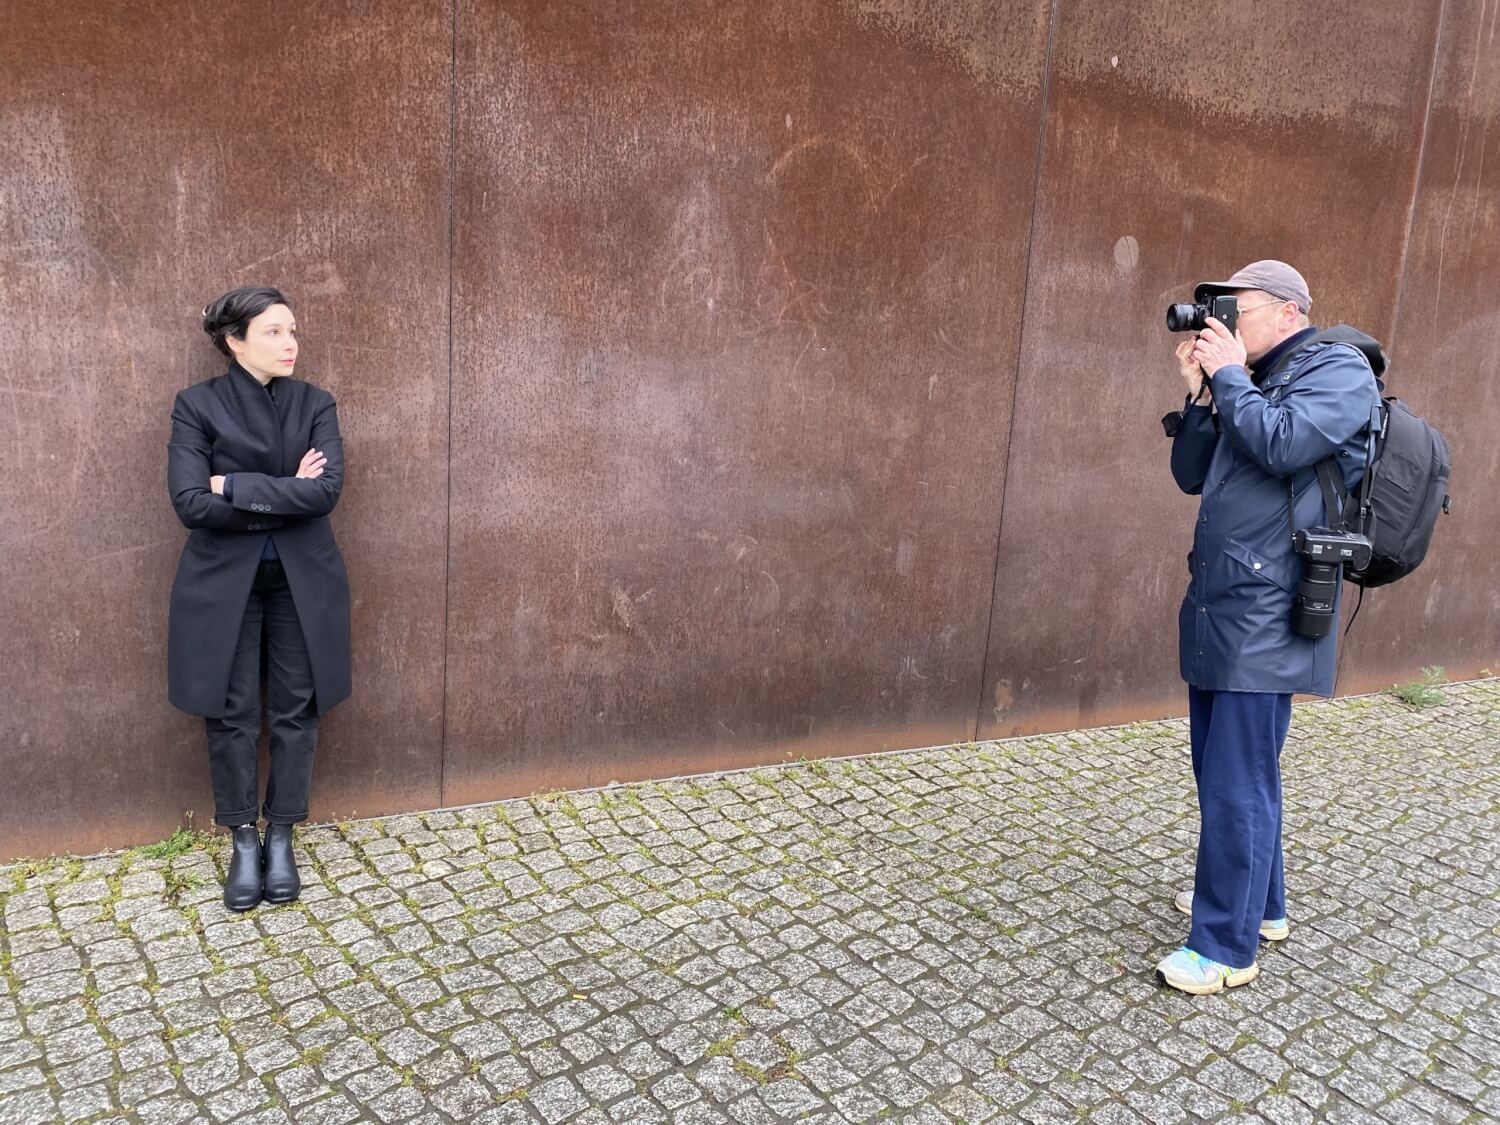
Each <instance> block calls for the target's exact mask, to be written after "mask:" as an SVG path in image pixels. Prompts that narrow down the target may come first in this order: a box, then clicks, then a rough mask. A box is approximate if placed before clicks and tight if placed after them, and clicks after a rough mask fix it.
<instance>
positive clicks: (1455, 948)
mask: <svg viewBox="0 0 1500 1125" xmlns="http://www.w3.org/2000/svg"><path fill="white" fill-rule="evenodd" d="M1443 691H1444V694H1445V696H1446V700H1445V702H1443V703H1442V704H1440V705H1438V706H1436V707H1432V708H1429V709H1426V710H1413V709H1411V708H1409V707H1407V706H1406V705H1405V704H1403V703H1400V702H1398V701H1397V700H1395V699H1393V698H1390V697H1388V696H1381V697H1367V698H1360V699H1352V700H1343V701H1339V702H1337V703H1320V704H1312V705H1306V706H1302V707H1299V708H1298V709H1297V710H1296V713H1295V719H1294V723H1293V731H1292V735H1291V739H1290V741H1289V744H1288V747H1287V752H1286V756H1285V759H1284V763H1285V774H1286V790H1287V821H1286V823H1287V833H1288V838H1287V877H1288V884H1289V888H1290V890H1289V895H1290V914H1291V920H1292V936H1291V939H1290V941H1288V942H1286V943H1285V944H1284V945H1282V946H1280V947H1278V948H1275V949H1269V948H1268V947H1264V946H1263V947H1262V949H1263V957H1262V967H1263V972H1262V974H1261V977H1260V979H1259V980H1258V981H1256V982H1255V983H1254V984H1252V985H1250V986H1248V987H1245V988H1241V989H1237V990H1235V991H1233V992H1231V993H1228V994H1225V995H1220V996H1216V997H1206V998H1200V999H1193V998H1190V997H1187V996H1183V995H1180V994H1177V993H1173V992H1170V991H1167V990H1163V989H1161V988H1159V987H1158V986H1157V985H1156V984H1155V983H1154V980H1153V977H1152V966H1153V964H1154V963H1155V961H1156V960H1157V958H1159V957H1160V956H1162V955H1163V954H1164V953H1165V952H1168V951H1169V950H1170V949H1171V948H1172V947H1173V946H1175V945H1176V944H1177V943H1178V942H1180V940H1181V939H1182V937H1183V935H1184V933H1185V931H1186V920H1185V919H1184V918H1182V917H1181V916H1180V915H1178V914H1176V913H1175V912H1174V911H1173V909H1172V905H1171V899H1172V895H1173V893H1174V892H1175V891H1177V890H1178V889H1180V888H1182V887H1185V886H1188V885H1190V881H1191V874H1192V855H1193V846H1194V838H1195V833H1196V819H1195V817H1196V813H1195V805H1194V803H1193V799H1192V793H1191V779H1190V771H1189V768H1188V763H1187V750H1186V726H1185V724H1184V723H1183V722H1181V721H1172V722H1161V723H1142V724H1136V725H1132V726H1128V727H1123V728H1114V729H1108V730H1097V731H1078V732H1073V733H1068V734H1062V735H1055V736H1049V737H1038V738H1028V739H1019V740H1013V741H1007V742H1000V743H983V744H979V745H965V746H957V747H947V748H942V749H934V750H923V751H913V752H908V753H902V754H888V755H881V756H874V757H867V758H860V759H848V760H841V761H829V762H813V763H797V764H789V765H787V766H784V767H780V768H775V769H764V770H756V771H752V772H748V773H736V774H727V775H714V776H705V777H700V778H694V779H686V780H680V781H672V782H668V783H656V784H645V785H636V786H628V787H616V788H611V789H608V790H602V791H592V792H586V793H557V794H551V795H547V796H543V797H536V798H533V799H530V800H523V801H508V802H504V803H501V804H497V805H490V806H484V807H479V808H468V809H462V810H457V811H446V812H437V813H429V814H426V815H422V816H397V817H387V818H385V819H384V820H374V821H363V822H357V823H351V824H346V825H340V826H324V827H317V828H313V829H310V830H308V831H306V832H305V833H303V834H302V835H301V837H300V844H299V846H300V852H301V855H302V857H303V860H304V863H303V867H304V876H305V879H306V884H307V886H306V891H305V893H304V895H303V898H302V901H301V902H300V903H298V904H296V905H294V906H289V907H276V908H273V907H262V908H260V909H258V910H256V911H255V912H253V913H251V914H249V915H245V916H237V915H233V914H230V913H228V912H227V911H225V910H224V909H223V907H222V905H221V904H220V901H219V894H220V889H219V879H220V876H221V874H222V869H223V864H224V862H225V860H226V853H227V843H226V840H225V838H224V837H223V836H218V837H214V838H212V839H210V840H206V841H200V842H199V843H198V844H197V845H196V846H194V847H192V848H191V849H189V850H186V851H183V852H181V853H180V854H176V855H168V856H161V857H158V858H152V857H151V856H150V855H148V854H146V853H144V852H142V851H140V850H137V851H134V852H127V853H123V854H109V855H102V856H97V857H92V858H87V859H67V858H64V859H59V860H54V861H49V862H46V863H35V864H17V865H12V866H9V867H5V868H0V908H3V920H4V929H3V938H0V980H3V986H0V1121H5V1122H42V1121H68V1122H77V1121H105V1120H107V1121H111V1122H132V1121H141V1122H150V1123H153V1125H155V1123H168V1125H170V1123H175V1122H190V1121H192V1122H196V1121H207V1122H221V1121H222V1122H228V1121H235V1122H244V1123H247V1125H249V1123H256V1125H269V1123H271V1122H286V1121H293V1122H297V1123H299V1125H301V1123H303V1122H306V1123H311V1125H340V1123H343V1122H352V1121H378V1122H395V1121H417V1122H424V1123H428V1122H434V1123H435V1122H448V1121H462V1122H469V1121H478V1122H493V1123H501V1122H546V1123H548V1125H558V1123H561V1122H570V1123H577V1125H603V1123H606V1122H681V1123H684V1125H689V1123H690V1125H713V1123H724V1122H738V1123H745V1125H754V1123H759V1122H782V1121H814V1122H844V1121H850V1122H864V1121H877V1120H879V1121H886V1120H889V1121H909V1122H923V1123H925V1122H949V1121H957V1122H986V1121H1017V1120H1018V1121H1026V1122H1050V1121H1076V1120H1079V1119H1088V1120H1094V1121H1099V1122H1106V1123H1116V1122H1120V1123H1123V1122H1135V1121H1152V1122H1178V1121H1189V1120H1197V1119H1204V1118H1221V1117H1222V1118H1229V1119H1234V1120H1240V1121H1266V1122H1272V1123H1275V1125H1296V1123H1299V1122H1311V1121H1323V1120H1326V1121H1333V1122H1349V1123H1354V1122H1397V1123H1400V1122H1450V1121H1451V1122H1464V1121H1479V1120H1494V1119H1500V843H1497V840H1500V681H1493V680H1487V681H1480V682H1477V683H1471V684H1463V685H1450V686H1447V687H1445V688H1444V689H1443ZM169 850H170V849H169Z"/></svg>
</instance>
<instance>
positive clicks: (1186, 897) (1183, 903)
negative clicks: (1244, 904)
mask: <svg viewBox="0 0 1500 1125" xmlns="http://www.w3.org/2000/svg"><path fill="white" fill-rule="evenodd" d="M1172 905H1173V906H1175V907H1177V909H1178V910H1180V911H1182V912H1183V913H1184V914H1186V915H1187V916H1188V917H1189V918H1191V917H1192V916H1193V892H1192V891H1178V892H1177V897H1176V898H1174V899H1173V900H1172ZM1291 932H1292V927H1291V926H1290V925H1288V924H1287V920H1286V919H1285V918H1262V919H1261V923H1260V939H1261V941H1286V939H1287V936H1288V935H1289V934H1290V933H1291Z"/></svg>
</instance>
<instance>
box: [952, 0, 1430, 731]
mask: <svg viewBox="0 0 1500 1125" xmlns="http://www.w3.org/2000/svg"><path fill="white" fill-rule="evenodd" d="M1436 14H1437V4H1436V3H1435V2H1434V3H1430V4H1427V5H1425V6H1423V8H1422V9H1421V10H1420V11H1418V12H1416V13H1414V12H1413V7H1412V5H1410V4H1397V3H1381V4H1357V5H1356V4H1332V5H1306V4H1299V3H1292V2H1290V0H1279V2H1276V3H1265V4H1256V5H1253V6H1248V5H1246V6H1235V5H1227V6H1217V7H1215V8H1214V9H1213V10H1212V12H1208V11H1205V10H1201V9H1198V10H1192V11H1189V10H1187V9H1184V8H1183V7H1182V6H1181V5H1180V4H1171V3H1163V2H1153V3H1148V4H1132V5H1087V4H1077V3H1069V2H1067V0H1063V2H1062V4H1061V12H1060V19H1059V25H1058V32H1057V39H1056V43H1055V46H1054V53H1053V58H1054V71H1053V83H1052V87H1051V90H1050V94H1049V104H1048V113H1047V125H1046V142H1045V143H1046V150H1045V155H1044V158H1043V169H1042V174H1041V179H1040V184H1039V188H1038V191H1039V197H1038V200H1037V207H1038V221H1037V230H1036V234H1035V239H1034V246H1033V260H1032V267H1031V275H1030V276H1031V281H1030V285H1029V287H1028V291H1027V294H1026V326H1025V331H1024V335H1023V340H1022V346H1021V364H1020V376H1019V379H1020V385H1019V391H1018V395H1017V402H1016V417H1017V422H1016V433H1015V436H1014V438H1013V439H1012V446H1011V457H1010V472H1009V474H1008V477H1007V481H1006V497H1005V511H1004V522H1003V526H1002V528H1001V543H1000V557H999V563H998V570H997V580H996V597H995V604H994V609H993V615H994V629H993V636H992V639H991V644H990V651H989V666H988V670H987V675H986V686H985V699H984V703H983V705H982V706H981V710H980V731H981V733H982V734H986V735H1004V734H1014V733H1020V732H1023V731H1033V730H1047V729H1054V730H1055V729H1063V728H1069V727H1074V726H1083V725H1091V724H1096V723H1101V722H1107V721H1111V720H1116V719H1124V718H1130V717H1137V716H1140V715H1143V714H1146V715H1150V714H1160V713H1164V712H1180V711H1181V710H1182V709H1183V688H1182V685H1181V682H1180V680H1179V679H1178V675H1177V653H1176V609H1177V605H1178V603H1179V602H1180V600H1181V597H1182V594H1183V591H1184V589H1185V587H1186V583H1187V568H1186V562H1185V558H1186V555H1187V550H1188V547H1189V546H1190V540H1191V524H1192V512H1193V510H1194V506H1195V504H1196V501H1195V500H1194V499H1192V498H1189V497H1185V496H1182V495H1179V494H1178V493H1177V490H1176V488H1175V486H1174V485H1173V483H1172V479H1171V476H1170V473H1169V472H1168V468H1167V454H1168V448H1167V442H1166V439H1165V438H1164V437H1163V435H1162V431H1161V427H1160V426H1159V425H1158V421H1157V420H1158V418H1159V417H1160V416H1161V415H1162V414H1164V413H1165V412H1167V411H1168V410H1170V409H1173V408H1175V407H1178V406H1180V405H1181V402H1182V385H1181V380H1180V379H1179V377H1178V375H1177V372H1176V363H1175V360H1174V359H1173V358H1172V354H1171V353H1172V347H1173V345H1174V344H1175V342H1176V338H1175V337H1173V336H1172V335H1171V334H1170V333H1168V332H1167V330H1166V328H1165V327H1164V325H1163V312H1164V310H1165V306H1166V304H1167V303H1168V302H1169V301H1170V300H1179V299H1181V296H1179V295H1180V294H1184V293H1190V291H1191V285H1192V283H1193V282H1195V281H1200V280H1210V279H1212V278H1216V277H1223V276H1227V274H1228V273H1229V272H1231V271H1232V270H1234V269H1235V268H1237V267H1238V266H1240V265H1242V264H1244V263H1245V262H1247V261H1250V260H1253V259H1256V258H1267V257H1278V258H1285V259H1287V260H1290V261H1292V262H1293V263H1295V264H1297V265H1298V266H1299V268H1301V269H1302V270H1303V272H1304V273H1305V274H1306V275H1307V277H1308V278H1309V282H1310V285H1311V287H1312V290H1313V295H1314V309H1313V311H1314V314H1315V319H1319V320H1322V321H1324V322H1325V323H1332V322H1337V321H1349V322H1351V323H1354V324H1358V325H1362V326H1366V327H1367V328H1369V329H1370V330H1372V331H1374V332H1375V333H1376V334H1377V335H1378V334H1381V333H1386V332H1388V330H1389V326H1390V321H1391V316H1392V303H1393V297H1394V294H1395V292H1396V283H1397V277H1398V273H1399V269H1400V252H1401V244H1402V239H1403V237H1404V234H1405V229H1406V200H1407V199H1408V198H1409V188H1410V185H1411V184H1412V183H1413V182H1414V179H1415V175H1416V162H1417V151H1418V148H1419V142H1420V138H1421V128H1422V107H1423V104H1424V101H1425V98H1426V92H1427V80H1428V73H1429V64H1430V60H1431V57H1432V48H1433V36H1434V34H1435V29H1436ZM1330 42H1337V43H1338V44H1339V50H1338V52H1337V54H1336V55H1333V54H1331V53H1330V52H1329V50H1328V44H1329V43H1330Z"/></svg>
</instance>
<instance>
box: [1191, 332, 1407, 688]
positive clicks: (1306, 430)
mask: <svg viewBox="0 0 1500 1125" xmlns="http://www.w3.org/2000/svg"><path fill="white" fill-rule="evenodd" d="M1210 389H1211V391H1212V394H1213V400H1214V404H1215V406H1217V408H1218V412H1217V414H1215V413H1214V412H1213V411H1211V410H1210V409H1209V408H1208V407H1207V406H1194V407H1190V408H1189V409H1188V410H1186V411H1185V412H1184V415H1183V418H1182V421H1181V424H1180V425H1179V427H1178V430H1177V433H1176V434H1175V435H1174V437H1173V440H1172V476H1173V477H1175V478H1176V480H1177V485H1178V487H1179V488H1181V489H1182V490H1183V491H1184V492H1186V493H1188V494H1189V495H1200V494H1201V495H1202V497H1203V501H1202V503H1201V504H1200V505H1199V508H1198V522H1197V525H1196V528H1195V531H1194V534H1193V550H1192V553H1191V554H1189V555H1188V571H1189V573H1190V575H1191V580H1190V581H1189V583H1188V590H1187V597H1186V598H1184V599H1183V602H1182V608H1181V610H1179V612H1178V615H1177V620H1178V653H1179V661H1180V664H1181V669H1182V678H1183V679H1184V680H1186V681H1187V682H1188V683H1189V684H1192V685H1193V686H1194V687H1196V688H1200V689H1202V690H1205V691H1264V692H1304V693H1308V694H1313V695H1332V694H1333V681H1334V671H1335V661H1336V657H1337V646H1338V629H1337V627H1335V628H1334V630H1333V631H1332V632H1331V633H1330V634H1329V635H1328V636H1326V637H1322V638H1319V639H1312V638H1309V637H1301V636H1298V635H1296V634H1295V633H1293V632H1292V600H1293V598H1294V597H1295V595H1296V592H1297V584H1298V582H1299V581H1300V580H1301V577H1302V559H1301V558H1300V557H1299V556H1298V555H1297V553H1296V552H1295V551H1294V550H1293V548H1292V538H1291V528H1290V525H1289V522H1288V519H1287V485H1286V482H1287V478H1288V477H1290V478H1291V480H1292V484H1293V488H1294V490H1295V493H1296V506H1295V512H1296V525H1297V527H1299V528H1304V527H1315V526H1319V525H1324V524H1326V523H1327V522H1328V515H1327V513H1326V512H1325V511H1324V504H1323V494H1322V490H1321V489H1320V488H1319V487H1318V479H1317V473H1316V469H1315V466H1316V465H1317V463H1318V462H1319V461H1322V460H1323V459H1325V458H1327V457H1330V456H1332V457H1335V458H1336V459H1337V463H1338V465H1339V466H1340V467H1341V468H1342V470H1343V476H1344V482H1345V484H1346V485H1347V486H1348V487H1349V488H1350V489H1351V490H1352V489H1353V488H1354V487H1355V486H1356V485H1357V484H1358V483H1359V480H1360V478H1361V477H1362V476H1363V475H1364V469H1365V460H1366V441H1367V431H1368V427H1369V422H1370V413H1371V410H1372V409H1373V408H1374V407H1375V404H1376V403H1377V402H1378V401H1379V396H1380V392H1379V390H1378V389H1377V387H1376V384H1375V376H1374V374H1373V373H1372V372H1371V370H1370V365H1369V363H1368V362H1366V360H1365V357H1364V356H1363V355H1361V354H1360V353H1359V351H1358V350H1357V349H1355V348H1353V347H1351V346H1350V345H1348V344H1341V343H1316V344H1311V345H1307V346H1305V347H1304V348H1302V349H1301V350H1300V351H1297V352H1296V354H1294V355H1293V357H1292V358H1291V359H1290V360H1289V361H1288V362H1287V363H1286V364H1284V365H1283V366H1282V368H1281V370H1280V371H1279V372H1277V374H1276V375H1275V376H1274V377H1273V378H1272V379H1271V380H1269V381H1268V382H1267V383H1266V384H1265V385H1263V386H1261V387H1257V386H1255V384H1254V383H1253V382H1252V381H1251V378H1250V372H1249V371H1247V370H1246V369H1245V368H1244V367H1241V366H1238V365H1231V366H1228V367H1221V368H1220V369H1219V370H1218V371H1217V372H1216V373H1215V374H1214V377H1213V380H1212V383H1211V387H1210ZM1340 585H1342V583H1340ZM1335 622H1337V617H1335Z"/></svg>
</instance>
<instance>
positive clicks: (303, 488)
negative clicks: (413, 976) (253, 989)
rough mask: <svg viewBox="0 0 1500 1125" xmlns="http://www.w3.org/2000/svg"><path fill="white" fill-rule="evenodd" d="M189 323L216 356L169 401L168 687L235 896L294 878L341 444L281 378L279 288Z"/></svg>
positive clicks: (327, 621)
mask: <svg viewBox="0 0 1500 1125" xmlns="http://www.w3.org/2000/svg"><path fill="white" fill-rule="evenodd" d="M203 330H204V331H205V332H207V333H208V334H209V335H210V336H211V337H213V341H214V346H215V347H217V348H218V349H219V350H220V351H221V352H223V353H224V354H225V355H227V356H229V357H230V364H229V370H228V371H227V372H225V373H224V374H223V375H220V376H218V377H217V378H213V379H208V380H205V381H204V382H202V383H198V384H196V385H194V386H191V387H189V388H188V389H187V390H185V391H182V392H181V393H179V394H178V396H177V401H176V402H175V403H174V404H173V406H172V439H171V443H170V444H169V445H168V447H167V486H168V488H169V490H170V491H171V494H172V506H173V507H174V508H175V509H176V510H177V517H178V518H179V519H180V520H182V523H183V526H185V527H187V528H188V529H189V534H188V539H187V543H186V545H185V546H184V547H183V549H182V558H181V560H180V561H179V562H178V564H177V578H176V581H174V582H173V584H172V604H171V615H170V624H169V628H168V644H167V680H168V697H169V698H170V700H171V702H172V704H173V706H175V707H178V708H181V709H182V710H184V711H187V712H190V713H191V714H195V715H202V716H204V721H205V724H206V726H207V729H208V758H209V773H210V775H211V777H212V780H213V790H214V820H215V822H216V823H218V824H221V825H224V826H225V827H228V828H230V829H231V830H232V833H233V848H232V851H231V855H230V861H229V877H228V879H227V880H226V882H225V884H224V904H225V905H226V906H227V907H229V908H230V909H231V910H249V909H251V908H252V907H253V906H255V905H256V904H257V903H259V902H260V901H261V899H262V898H264V899H265V901H267V902H272V903H282V902H291V901H293V900H294V899H295V898H296V897H297V896H298V894H300V893H301V889H302V888H301V880H300V878H299V876H298V874H297V864H296V861H295V859H294V858H293V856H292V825H294V824H297V823H300V822H301V821H303V820H306V819H307V812H308V793H309V789H310V787H311V782H312V765H313V749H314V746H315V745H316V742H317V736H318V717H319V716H320V715H322V714H324V713H325V712H327V711H329V710H330V709H331V708H333V707H334V706H335V705H336V704H338V703H340V702H342V701H343V700H344V699H346V698H348V696H349V691H350V674H349V582H348V576H347V575H346V574H345V571H344V560H343V558H342V557H341V556H340V555H339V549H338V544H336V543H335V542H334V539H333V528H332V527H331V526H329V523H328V513H329V512H331V511H333V507H334V505H335V504H337V503H338V499H339V490H340V488H341V487H342V485H343V483H344V449H343V442H342V440H341V439H340V437H339V423H338V412H337V408H336V407H335V405H334V401H333V396H332V395H331V394H329V393H328V392H327V391H325V390H322V389H321V388H319V387H315V386H313V385H312V384H310V383H304V382H302V381H301V380H298V379H293V378H292V377H291V375H292V369H293V367H294V366H295V365H296V362H297V336H296V331H297V326H296V320H295V318H294V317H293V315H292V309H291V305H290V303H289V302H288V301H287V299H286V298H285V297H284V296H282V294H281V293H280V292H279V291H277V290H275V289H272V288H269V287H266V286H246V287H245V288H241V289H235V290H233V291H232V292H229V293H225V294H224V295H223V296H222V297H220V298H219V299H218V300H216V301H214V302H213V303H212V304H211V305H209V306H208V307H207V308H206V309H204V310H203ZM262 656H264V663H265V669H266V689H267V690H266V709H267V717H268V721H269V725H270V731H271V770H270V778H269V779H268V782H267V785H266V794H265V804H264V806H263V807H262V805H261V803H260V778H259V776H258V773H257V760H256V743H257V741H258V739H259V737H260V672H261V666H262ZM262 811H263V812H264V815H265V819H266V824H267V827H266V837H265V842H264V846H262V842H261V839H260V834H259V832H258V831H257V829H256V824H257V822H258V820H259V818H260V815H261V813H262Z"/></svg>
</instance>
